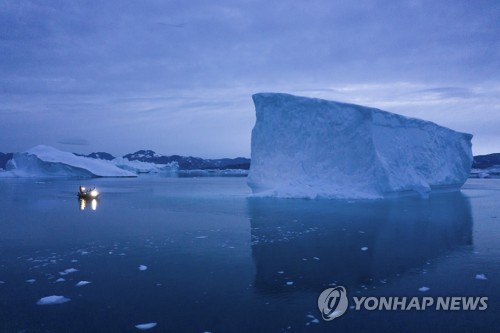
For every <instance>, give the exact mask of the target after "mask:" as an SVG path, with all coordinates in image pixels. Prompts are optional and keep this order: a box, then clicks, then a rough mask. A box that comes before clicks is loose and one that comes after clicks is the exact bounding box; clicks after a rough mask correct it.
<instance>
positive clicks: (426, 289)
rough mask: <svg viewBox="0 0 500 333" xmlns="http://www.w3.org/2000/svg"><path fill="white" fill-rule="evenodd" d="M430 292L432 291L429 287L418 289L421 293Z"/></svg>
mask: <svg viewBox="0 0 500 333" xmlns="http://www.w3.org/2000/svg"><path fill="white" fill-rule="evenodd" d="M429 290H431V288H429V287H420V288H418V291H421V292H423V293H424V292H426V291H429Z"/></svg>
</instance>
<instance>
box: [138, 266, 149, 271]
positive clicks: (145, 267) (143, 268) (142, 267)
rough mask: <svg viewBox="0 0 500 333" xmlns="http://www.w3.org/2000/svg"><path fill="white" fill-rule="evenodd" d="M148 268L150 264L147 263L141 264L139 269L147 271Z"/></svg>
mask: <svg viewBox="0 0 500 333" xmlns="http://www.w3.org/2000/svg"><path fill="white" fill-rule="evenodd" d="M146 269H148V266H146V265H140V266H139V270H140V271H145V270H146Z"/></svg>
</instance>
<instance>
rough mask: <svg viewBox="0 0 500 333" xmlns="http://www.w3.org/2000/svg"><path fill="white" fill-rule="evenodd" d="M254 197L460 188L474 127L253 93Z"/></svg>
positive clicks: (468, 165) (345, 196) (374, 195)
mask: <svg viewBox="0 0 500 333" xmlns="http://www.w3.org/2000/svg"><path fill="white" fill-rule="evenodd" d="M253 101H254V104H255V111H256V116H257V120H256V123H255V126H254V128H253V130H252V152H251V155H252V156H251V161H252V163H251V166H250V172H249V176H248V185H249V186H250V188H251V189H252V191H253V195H254V196H273V197H288V198H336V199H376V198H384V197H392V196H400V195H407V194H420V195H422V196H424V197H425V196H427V195H428V194H429V193H430V192H431V190H458V189H460V187H461V186H462V185H463V184H464V182H465V181H466V180H467V177H468V176H469V172H470V170H471V165H472V159H473V157H472V151H471V139H472V135H471V134H466V133H460V132H456V131H454V130H451V129H448V128H446V127H442V126H439V125H437V124H435V123H432V122H429V121H424V120H420V119H415V118H408V117H405V116H401V115H397V114H394V113H390V112H386V111H382V110H379V109H375V108H370V107H364V106H359V105H354V104H346V103H339V102H333V101H327V100H321V99H315V98H306V97H298V96H293V95H289V94H281V93H259V94H255V95H253Z"/></svg>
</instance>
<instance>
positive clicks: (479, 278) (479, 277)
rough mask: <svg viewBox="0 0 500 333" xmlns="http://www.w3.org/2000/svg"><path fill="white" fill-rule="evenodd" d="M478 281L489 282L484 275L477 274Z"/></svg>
mask: <svg viewBox="0 0 500 333" xmlns="http://www.w3.org/2000/svg"><path fill="white" fill-rule="evenodd" d="M476 280H488V278H487V277H486V275H484V274H476Z"/></svg>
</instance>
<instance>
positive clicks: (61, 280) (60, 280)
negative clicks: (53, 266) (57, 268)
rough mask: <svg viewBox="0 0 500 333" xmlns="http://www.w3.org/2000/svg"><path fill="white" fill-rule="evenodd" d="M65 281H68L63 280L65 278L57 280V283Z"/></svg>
mask: <svg viewBox="0 0 500 333" xmlns="http://www.w3.org/2000/svg"><path fill="white" fill-rule="evenodd" d="M64 281H66V279H63V278H59V279H57V280H56V282H64Z"/></svg>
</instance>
